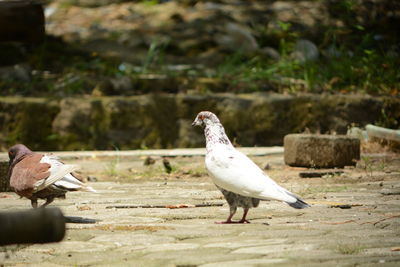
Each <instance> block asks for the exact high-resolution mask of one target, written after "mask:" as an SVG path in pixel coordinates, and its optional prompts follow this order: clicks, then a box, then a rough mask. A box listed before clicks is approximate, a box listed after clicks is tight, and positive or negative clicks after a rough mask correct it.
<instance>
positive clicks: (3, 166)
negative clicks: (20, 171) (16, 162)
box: [0, 161, 13, 192]
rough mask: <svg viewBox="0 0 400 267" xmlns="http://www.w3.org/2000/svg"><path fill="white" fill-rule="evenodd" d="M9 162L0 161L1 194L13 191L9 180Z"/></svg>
mask: <svg viewBox="0 0 400 267" xmlns="http://www.w3.org/2000/svg"><path fill="white" fill-rule="evenodd" d="M7 174H8V161H0V192H11V191H13V190H12V189H11V187H10V180H9V179H8V177H7V176H8V175H7Z"/></svg>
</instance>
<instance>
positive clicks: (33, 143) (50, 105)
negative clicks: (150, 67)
mask: <svg viewBox="0 0 400 267" xmlns="http://www.w3.org/2000/svg"><path fill="white" fill-rule="evenodd" d="M389 100H390V106H388V105H387V104H385V103H387V101H389ZM385 105H386V106H385ZM385 107H386V108H387V109H388V110H389V109H390V110H391V112H393V114H397V113H398V112H399V111H400V100H399V99H396V98H393V97H376V96H374V97H371V96H356V95H315V94H314V95H313V94H308V95H301V94H299V95H297V96H293V95H277V94H262V93H257V94H242V95H233V94H229V93H224V94H213V95H208V94H205V95H199V94H176V95H173V94H147V95H140V96H118V97H101V98H99V97H80V98H78V97H75V98H63V99H47V98H34V99H33V98H22V97H21V98H17V97H3V98H1V99H0V122H2V123H0V148H1V150H3V151H6V150H7V148H8V147H9V146H11V145H14V144H15V143H24V144H27V145H28V146H29V147H32V148H33V149H35V150H85V149H86V150H92V149H111V150H114V149H115V147H118V148H119V149H140V148H142V149H144V148H177V147H203V146H204V136H203V132H202V131H201V129H193V127H192V126H191V122H192V121H193V119H194V117H195V115H196V114H197V113H198V112H199V110H211V111H214V112H215V113H216V114H218V115H219V116H220V119H221V121H223V123H224V126H225V130H226V132H227V134H228V136H229V137H230V138H232V139H235V140H236V142H237V144H240V145H241V146H274V145H282V143H283V137H284V136H285V135H287V134H288V133H293V132H301V131H303V130H304V129H306V128H308V129H310V131H311V132H316V131H320V132H321V133H326V132H329V131H335V132H337V133H338V134H345V133H346V131H347V129H348V125H351V124H353V123H354V124H355V125H366V124H368V123H373V122H376V121H380V120H382V119H384V118H383V117H382V116H383V114H382V108H385ZM243 110H246V112H243ZM393 118H397V117H395V116H393ZM39 124H40V126H41V127H37V125H39ZM32 133H35V134H32Z"/></svg>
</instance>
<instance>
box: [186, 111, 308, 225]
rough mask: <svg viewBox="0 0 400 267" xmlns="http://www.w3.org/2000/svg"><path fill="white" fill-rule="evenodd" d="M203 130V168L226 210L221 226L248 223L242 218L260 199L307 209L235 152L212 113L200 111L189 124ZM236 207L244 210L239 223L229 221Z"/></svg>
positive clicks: (298, 199)
mask: <svg viewBox="0 0 400 267" xmlns="http://www.w3.org/2000/svg"><path fill="white" fill-rule="evenodd" d="M192 125H193V126H202V127H204V134H205V138H206V150H207V154H206V158H205V165H206V169H207V170H208V172H209V174H210V175H211V177H212V180H213V182H214V183H215V185H216V186H217V187H218V188H219V189H220V190H221V192H222V193H223V195H224V197H225V199H226V200H227V202H228V204H229V207H230V214H229V217H228V219H227V220H226V221H224V222H221V223H249V221H248V220H246V215H247V213H248V211H249V209H250V208H252V207H257V206H258V204H259V202H260V200H279V201H283V202H286V203H287V204H289V206H291V207H293V208H296V209H303V208H307V207H310V205H308V204H307V203H305V202H304V201H303V200H301V199H300V198H299V197H298V196H296V195H295V194H293V193H291V192H289V191H288V190H286V189H285V188H283V187H281V186H280V185H278V184H277V183H276V182H275V181H274V180H272V179H271V178H269V177H268V175H267V174H266V173H264V172H263V171H262V170H261V169H260V168H259V167H258V166H257V165H256V164H255V163H254V162H253V161H252V160H251V159H249V158H248V157H247V156H246V155H244V154H243V153H241V152H239V151H238V150H236V149H235V148H234V147H233V145H232V143H231V142H230V141H229V139H228V137H227V136H226V134H225V130H224V127H223V126H222V124H221V123H220V121H219V119H218V118H217V116H216V115H215V114H213V113H212V112H209V111H202V112H200V113H199V114H198V115H197V117H196V119H195V120H194V121H193V123H192ZM237 207H242V208H243V209H244V213H243V217H242V219H241V220H240V221H232V217H233V215H234V214H235V212H236V209H237Z"/></svg>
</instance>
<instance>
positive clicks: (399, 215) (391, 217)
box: [322, 214, 400, 225]
mask: <svg viewBox="0 0 400 267" xmlns="http://www.w3.org/2000/svg"><path fill="white" fill-rule="evenodd" d="M398 217H400V214H397V215H393V216H389V217H385V218H382V219H380V220H378V221H373V222H362V223H358V222H357V221H356V220H348V221H344V222H322V223H323V224H333V225H336V224H345V223H352V222H353V223H356V224H358V225H364V224H372V225H376V224H378V223H380V222H383V221H386V220H389V219H393V218H398Z"/></svg>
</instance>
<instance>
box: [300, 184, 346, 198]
mask: <svg viewBox="0 0 400 267" xmlns="http://www.w3.org/2000/svg"><path fill="white" fill-rule="evenodd" d="M347 190H348V186H345V185H340V186H315V185H314V186H311V187H307V188H304V189H302V190H300V192H297V194H298V195H300V196H306V195H315V194H319V193H338V192H344V191H347Z"/></svg>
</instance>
